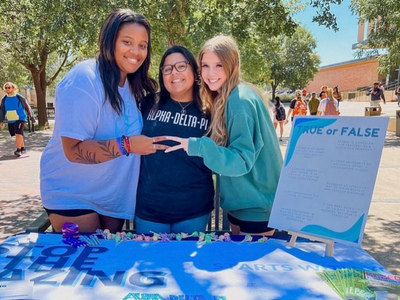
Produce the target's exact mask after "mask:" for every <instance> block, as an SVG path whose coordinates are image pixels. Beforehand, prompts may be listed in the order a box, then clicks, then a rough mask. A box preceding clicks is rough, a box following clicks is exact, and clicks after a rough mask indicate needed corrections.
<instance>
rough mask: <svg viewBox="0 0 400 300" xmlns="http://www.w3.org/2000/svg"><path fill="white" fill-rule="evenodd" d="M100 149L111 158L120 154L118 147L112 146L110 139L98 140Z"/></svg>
mask: <svg viewBox="0 0 400 300" xmlns="http://www.w3.org/2000/svg"><path fill="white" fill-rule="evenodd" d="M97 143H98V144H99V145H100V149H101V150H103V151H104V156H106V157H108V158H110V159H113V158H117V157H120V156H121V155H122V154H120V153H119V150H118V147H114V146H112V143H111V142H110V141H98V142H97Z"/></svg>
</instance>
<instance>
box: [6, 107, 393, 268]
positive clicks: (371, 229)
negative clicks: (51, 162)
mask: <svg viewBox="0 0 400 300" xmlns="http://www.w3.org/2000/svg"><path fill="white" fill-rule="evenodd" d="M367 105H368V104H367V103H365V102H364V103H363V102H343V103H341V104H340V111H341V115H350V116H363V115H364V107H365V106H367ZM397 109H400V108H398V107H397V103H394V102H391V103H388V104H386V105H384V106H383V111H382V116H394V115H395V111H396V110H397ZM289 133H290V123H289V124H287V125H285V131H284V139H283V141H282V142H281V150H282V152H283V153H284V152H285V151H286V145H287V141H288V136H289ZM51 134H52V131H51V130H44V131H37V132H35V133H27V134H26V145H27V149H28V152H27V154H26V155H25V156H22V157H20V158H16V157H15V156H14V155H13V151H14V150H15V149H14V140H13V139H11V138H10V137H9V135H8V132H7V131H4V130H3V131H0V171H1V174H2V178H1V180H0V242H1V241H2V240H4V239H5V238H6V237H7V236H10V235H12V234H15V233H19V232H23V231H24V228H26V227H27V226H28V225H29V224H30V223H31V222H32V221H33V220H35V219H36V218H37V217H38V216H39V215H40V214H41V213H42V207H41V202H40V195H39V161H40V155H41V152H42V151H43V148H44V147H45V145H46V143H47V142H48V140H49V139H50V137H51ZM399 179H400V137H396V136H395V134H394V133H393V132H388V133H387V136H386V141H385V145H384V149H383V154H382V158H381V163H380V168H379V171H378V175H377V180H376V184H375V189H374V193H373V199H372V204H371V208H370V212H369V216H368V221H367V225H366V230H365V234H364V241H363V245H362V246H363V248H364V249H365V250H366V251H368V252H369V253H370V254H371V255H372V256H373V257H374V258H375V259H376V260H377V261H378V262H380V263H381V264H382V265H383V266H384V267H385V268H386V269H388V270H389V271H391V272H392V273H393V274H397V275H400V250H399V249H400V184H399Z"/></svg>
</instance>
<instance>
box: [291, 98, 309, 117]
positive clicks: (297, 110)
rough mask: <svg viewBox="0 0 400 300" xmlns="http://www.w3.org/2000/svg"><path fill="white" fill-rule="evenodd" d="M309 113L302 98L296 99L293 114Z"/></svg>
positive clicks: (302, 114)
mask: <svg viewBox="0 0 400 300" xmlns="http://www.w3.org/2000/svg"><path fill="white" fill-rule="evenodd" d="M306 114H307V106H306V104H305V103H304V102H303V101H301V100H296V103H295V105H294V109H293V116H305V115H306Z"/></svg>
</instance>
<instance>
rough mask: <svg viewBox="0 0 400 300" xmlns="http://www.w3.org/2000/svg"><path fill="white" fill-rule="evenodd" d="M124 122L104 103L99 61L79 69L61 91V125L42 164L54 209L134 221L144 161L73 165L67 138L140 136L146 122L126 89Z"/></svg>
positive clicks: (48, 203) (46, 199)
mask: <svg viewBox="0 0 400 300" xmlns="http://www.w3.org/2000/svg"><path fill="white" fill-rule="evenodd" d="M118 89H119V93H120V94H121V96H122V98H123V99H124V103H125V109H124V111H123V113H122V115H121V116H118V114H117V113H116V112H115V111H114V110H113V109H112V107H111V105H110V104H109V102H108V101H106V102H105V101H104V89H103V85H102V82H101V80H100V75H99V72H98V69H97V67H96V61H95V60H87V61H84V62H81V63H79V64H78V65H76V66H74V67H73V68H72V69H71V70H70V71H69V72H68V73H67V74H66V75H65V77H64V78H63V79H62V80H61V82H60V83H59V84H58V85H57V89H56V95H55V113H56V115H55V124H54V131H53V136H52V138H51V140H50V141H49V143H48V145H47V146H46V148H45V149H44V151H43V154H42V157H41V161H40V192H41V197H42V203H43V206H44V207H46V208H48V209H92V210H94V211H96V212H97V213H99V214H101V215H105V216H110V217H115V218H122V219H132V218H133V216H134V213H135V205H136V188H137V184H138V176H139V169H140V156H139V155H133V154H131V155H130V156H128V157H127V156H121V157H118V158H115V159H112V160H110V161H108V162H104V163H100V164H80V163H72V162H70V161H68V160H67V159H66V157H65V155H64V151H63V148H62V144H61V136H65V137H69V138H73V139H77V140H81V141H83V140H88V139H94V140H108V139H113V138H116V137H120V136H122V135H126V136H130V135H137V134H140V133H141V131H142V128H143V119H142V116H141V113H140V111H139V110H138V108H137V105H136V102H135V99H134V97H133V95H132V94H131V92H130V89H129V85H128V84H127V83H125V85H124V86H123V87H119V88H118Z"/></svg>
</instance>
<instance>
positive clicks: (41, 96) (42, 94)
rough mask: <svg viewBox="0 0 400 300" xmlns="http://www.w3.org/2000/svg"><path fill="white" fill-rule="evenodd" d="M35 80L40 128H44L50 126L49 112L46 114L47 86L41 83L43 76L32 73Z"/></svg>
mask: <svg viewBox="0 0 400 300" xmlns="http://www.w3.org/2000/svg"><path fill="white" fill-rule="evenodd" d="M31 73H32V78H33V84H34V85H35V90H36V97H37V109H38V115H37V119H38V122H39V128H44V127H45V126H46V125H47V124H48V120H47V112H46V84H45V83H42V82H41V76H40V73H39V72H31Z"/></svg>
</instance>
